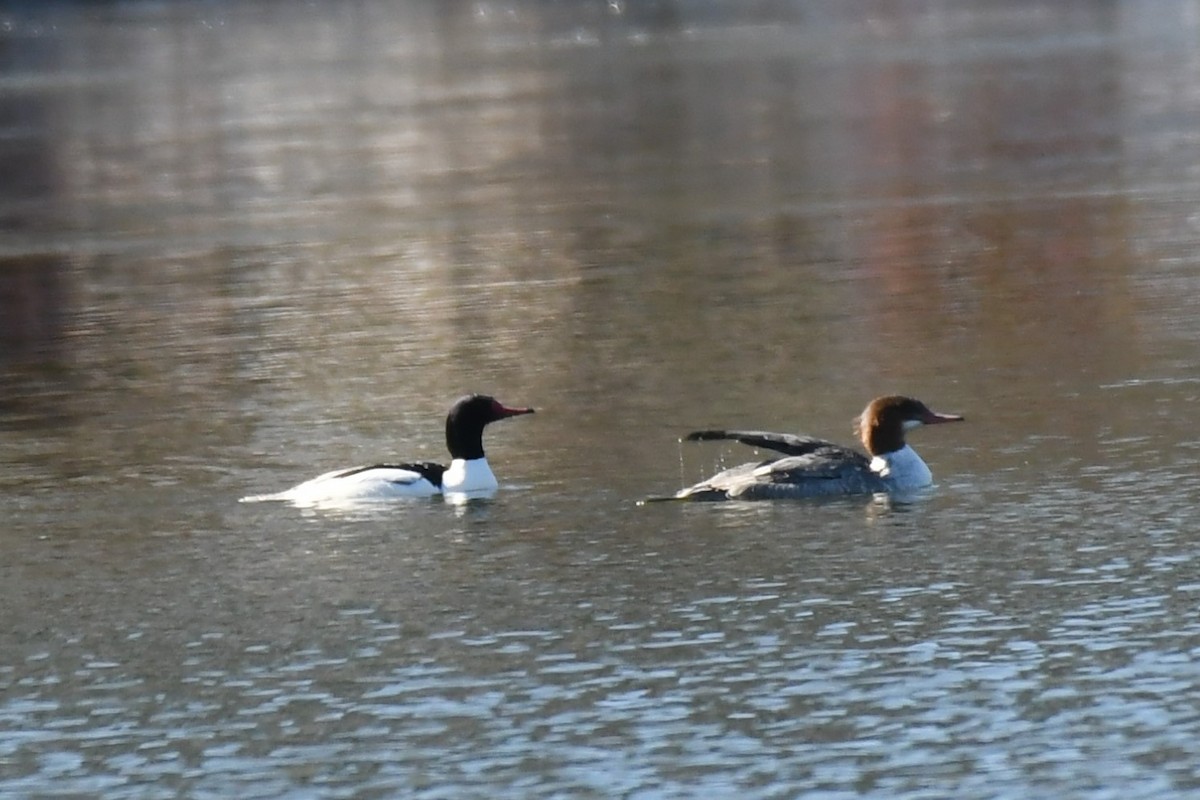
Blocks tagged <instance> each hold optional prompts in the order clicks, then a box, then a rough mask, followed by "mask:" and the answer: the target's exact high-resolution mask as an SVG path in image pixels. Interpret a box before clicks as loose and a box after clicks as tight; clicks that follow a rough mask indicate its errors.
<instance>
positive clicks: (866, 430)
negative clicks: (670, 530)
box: [650, 395, 964, 501]
mask: <svg viewBox="0 0 1200 800" xmlns="http://www.w3.org/2000/svg"><path fill="white" fill-rule="evenodd" d="M963 420H964V417H963V416H961V415H959V414H942V413H937V412H934V411H931V410H930V409H929V407H928V406H926V405H925V404H924V403H923V402H921V401H920V400H916V399H914V398H911V397H905V396H902V395H885V396H882V397H876V398H875V399H874V400H872V401H871V402H870V403H868V404H867V407H866V408H865V409H864V410H863V412H862V413H861V414H860V415H859V416H858V417H857V418H856V421H855V428H856V430H857V433H858V437H859V440H860V441H861V442H862V446H863V447H864V448H865V450H866V453H861V452H859V451H858V450H855V449H853V448H850V447H845V446H843V445H839V444H834V443H833V442H828V441H825V440H824V439H818V438H815V437H812V436H804V435H797V434H791V433H770V432H766V431H735V430H701V431H693V432H692V433H689V434H688V435H687V436H686V437H685V438H686V440H687V441H692V442H708V441H720V440H732V441H737V442H741V443H742V444H746V445H750V446H751V447H757V448H760V449H763V450H772V451H775V452H777V453H781V454H782V455H781V456H780V457H776V458H770V459H767V460H765V461H758V462H751V463H747V464H741V465H739V466H736V467H732V468H730V469H727V470H724V471H722V472H719V473H717V474H716V475H713V476H712V477H711V478H708V479H707V480H703V481H700V482H699V483H697V484H696V485H694V486H689V487H687V488H685V489H681V490H679V491H678V492H676V493H675V494H674V495H672V496H669V497H665V498H650V499H651V500H708V501H714V500H716V501H720V500H779V499H807V498H818V497H837V496H844V495H860V494H880V493H886V494H898V493H904V492H911V491H914V490H919V489H923V488H925V487H927V486H930V485H931V484H932V483H933V473H932V472H931V471H930V469H929V466H928V465H927V464H926V463H925V461H924V460H922V458H921V457H920V456H919V455H917V452H916V451H915V450H914V449H913V448H912V446H911V445H909V444H908V442H907V441H906V440H905V435H906V434H907V433H908V432H909V431H912V430H914V429H916V428H919V427H921V426H923V425H941V424H944V423H949V422H962V421H963Z"/></svg>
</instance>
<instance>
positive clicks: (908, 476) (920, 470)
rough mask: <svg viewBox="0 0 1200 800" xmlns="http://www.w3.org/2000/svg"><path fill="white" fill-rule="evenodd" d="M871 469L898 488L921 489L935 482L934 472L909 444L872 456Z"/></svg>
mask: <svg viewBox="0 0 1200 800" xmlns="http://www.w3.org/2000/svg"><path fill="white" fill-rule="evenodd" d="M871 471H872V472H874V473H875V474H876V475H878V476H879V477H881V478H883V479H884V480H885V481H887V482H888V483H889V484H891V485H892V486H893V487H895V488H897V489H919V488H921V487H922V486H928V485H929V484H931V483H933V473H932V472H930V471H929V467H928V466H927V465H926V464H925V462H924V461H922V460H921V457H920V456H919V455H917V451H916V450H913V449H912V448H911V447H909V446H908V445H904V447H901V448H900V449H899V450H896V451H894V452H891V453H885V454H883V455H881V456H875V457H874V458H872V459H871Z"/></svg>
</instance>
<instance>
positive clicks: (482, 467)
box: [442, 458, 499, 501]
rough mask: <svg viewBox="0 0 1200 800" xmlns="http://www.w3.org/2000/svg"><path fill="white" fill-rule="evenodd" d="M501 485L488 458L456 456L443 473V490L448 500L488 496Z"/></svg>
mask: <svg viewBox="0 0 1200 800" xmlns="http://www.w3.org/2000/svg"><path fill="white" fill-rule="evenodd" d="M498 487H499V484H498V483H497V482H496V476H495V475H493V474H492V468H491V467H489V466H488V462H487V459H486V458H472V459H470V460H466V459H462V458H456V459H454V460H453V461H451V462H450V468H449V469H447V470H446V472H445V473H444V474H443V475H442V490H443V492H444V493H445V495H446V499H447V500H451V501H454V500H459V499H466V498H470V497H488V496H490V495H491V494H492V493H493V492H495V491H496V489H497V488H498Z"/></svg>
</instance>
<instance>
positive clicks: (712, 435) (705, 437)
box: [685, 430, 853, 456]
mask: <svg viewBox="0 0 1200 800" xmlns="http://www.w3.org/2000/svg"><path fill="white" fill-rule="evenodd" d="M685 438H686V439H687V441H689V442H710V441H718V440H721V439H732V440H733V441H737V442H741V443H742V444H747V445H750V446H751V447H758V448H760V449H763V450H774V451H775V452H777V453H783V454H784V455H787V456H803V455H806V454H808V453H812V452H814V451H817V450H820V449H822V448H826V447H839V446H838V445H835V444H833V443H831V442H827V441H825V440H824V439H817V438H815V437H812V436H801V435H798V434H795V433H771V432H770V431H722V430H705V431H692V432H691V433H689V434H688V435H687V437H685ZM839 449H843V448H840V447H839ZM851 452H853V451H851Z"/></svg>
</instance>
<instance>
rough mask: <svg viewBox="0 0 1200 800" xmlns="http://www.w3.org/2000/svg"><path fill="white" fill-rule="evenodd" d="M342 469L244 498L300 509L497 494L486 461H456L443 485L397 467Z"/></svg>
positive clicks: (453, 498) (454, 499) (458, 459)
mask: <svg viewBox="0 0 1200 800" xmlns="http://www.w3.org/2000/svg"><path fill="white" fill-rule="evenodd" d="M346 471H347V470H345V469H339V470H334V471H332V472H326V473H325V474H323V475H318V476H317V477H315V478H313V479H312V480H307V481H305V482H304V483H301V484H298V485H296V486H293V487H292V488H291V489H288V490H287V491H283V492H278V493H276V494H259V495H251V496H249V497H243V498H242V502H243V503H257V502H263V501H270V500H282V501H284V502H290V503H293V504H295V505H298V506H337V505H341V504H347V503H361V502H371V501H374V500H395V499H399V498H406V497H408V498H423V497H424V498H428V497H433V496H435V495H439V494H445V495H446V497H447V499H449V500H451V501H454V502H458V501H460V500H464V499H469V498H471V497H488V496H490V495H491V494H492V493H494V492H495V491H496V489H497V488H498V485H497V483H496V476H495V475H493V474H492V469H491V467H489V466H488V463H487V459H486V458H475V459H471V460H469V461H467V460H464V459H461V458H456V459H454V461H453V462H451V464H450V468H449V469H447V470H446V472H445V473H444V474H443V475H442V485H441V486H436V485H434V484H432V483H430V482H429V481H428V480H427V479H426V478H425V477H424V476H423V475H421V474H420V473H419V472H414V471H412V470H407V469H400V468H397V467H374V468H372V469H366V470H363V471H361V472H353V473H351V474H349V475H344V474H343V473H345V472H346Z"/></svg>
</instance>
